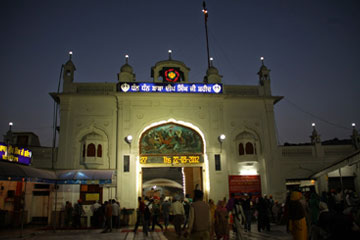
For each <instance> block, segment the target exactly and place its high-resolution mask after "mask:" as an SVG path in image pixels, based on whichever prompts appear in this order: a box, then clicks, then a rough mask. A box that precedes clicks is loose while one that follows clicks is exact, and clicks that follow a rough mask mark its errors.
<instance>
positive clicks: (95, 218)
mask: <svg viewBox="0 0 360 240" xmlns="http://www.w3.org/2000/svg"><path fill="white" fill-rule="evenodd" d="M100 209H101V204H100V203H99V201H96V202H95V203H94V204H93V205H91V207H90V210H91V212H92V219H91V220H92V221H91V224H92V226H93V227H99V213H100Z"/></svg>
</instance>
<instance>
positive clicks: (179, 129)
mask: <svg viewBox="0 0 360 240" xmlns="http://www.w3.org/2000/svg"><path fill="white" fill-rule="evenodd" d="M203 149H204V147H203V142H202V138H201V136H200V135H199V133H198V132H196V131H194V130H193V129H191V128H188V127H185V126H182V125H178V124H175V123H167V124H164V125H159V126H156V127H153V128H150V129H149V130H147V131H146V132H144V133H143V135H142V137H141V140H140V154H141V155H193V154H199V155H200V154H203Z"/></svg>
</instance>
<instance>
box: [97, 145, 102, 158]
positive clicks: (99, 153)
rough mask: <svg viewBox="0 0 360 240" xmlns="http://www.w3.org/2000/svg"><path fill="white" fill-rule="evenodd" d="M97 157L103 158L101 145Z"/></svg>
mask: <svg viewBox="0 0 360 240" xmlns="http://www.w3.org/2000/svg"><path fill="white" fill-rule="evenodd" d="M97 157H102V147H101V144H99V145H98V147H97Z"/></svg>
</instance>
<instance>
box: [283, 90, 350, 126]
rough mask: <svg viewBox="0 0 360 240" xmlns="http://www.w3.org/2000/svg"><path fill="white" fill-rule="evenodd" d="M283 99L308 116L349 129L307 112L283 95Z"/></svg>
mask: <svg viewBox="0 0 360 240" xmlns="http://www.w3.org/2000/svg"><path fill="white" fill-rule="evenodd" d="M284 100H285V101H286V102H287V103H289V104H290V105H291V106H293V107H295V108H296V109H297V110H299V111H300V112H303V113H305V114H307V115H309V116H311V117H313V118H315V119H317V120H319V121H321V122H324V123H326V124H329V125H331V126H333V127H337V128H341V129H344V130H351V128H349V127H345V126H342V125H340V124H337V123H333V122H330V121H328V120H325V119H323V118H321V117H319V116H317V115H315V114H313V113H311V112H308V111H306V110H304V109H302V108H301V107H299V106H298V105H297V104H295V103H293V102H292V101H290V100H289V99H288V98H286V97H284Z"/></svg>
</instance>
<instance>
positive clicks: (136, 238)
mask: <svg viewBox="0 0 360 240" xmlns="http://www.w3.org/2000/svg"><path fill="white" fill-rule="evenodd" d="M253 229H256V227H255V226H253ZM284 229H285V227H284V226H276V225H274V226H272V230H271V231H270V232H266V231H265V232H261V233H259V232H257V231H253V232H250V233H245V232H244V233H243V235H244V239H245V240H291V239H292V238H291V236H290V235H289V234H287V233H286V232H285V231H284ZM19 236H20V231H19V230H16V231H15V230H14V231H11V230H4V231H2V230H0V240H3V239H9V240H10V239H21V238H19ZM22 236H23V237H22V239H29V240H45V239H49V240H68V239H69V240H74V239H76V240H80V239H81V240H102V239H104V240H105V239H107V240H112V239H116V240H142V239H151V240H175V239H176V240H178V239H179V238H177V237H176V234H175V232H174V229H173V228H171V229H170V230H169V231H168V232H166V233H163V232H161V231H160V230H157V231H155V232H151V233H149V236H148V237H145V236H144V235H143V233H142V232H138V233H137V234H134V233H133V232H132V231H131V228H128V229H114V230H113V231H112V232H111V233H101V230H100V229H89V230H57V231H56V232H54V231H52V230H39V229H37V230H35V229H25V230H24V231H23V234H22ZM181 239H185V238H181ZM230 239H235V236H234V235H233V233H232V232H231V233H230Z"/></svg>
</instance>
